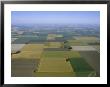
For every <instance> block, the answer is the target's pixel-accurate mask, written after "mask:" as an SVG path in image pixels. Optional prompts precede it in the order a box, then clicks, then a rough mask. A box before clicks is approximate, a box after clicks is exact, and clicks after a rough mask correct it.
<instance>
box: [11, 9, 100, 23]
mask: <svg viewBox="0 0 110 87" xmlns="http://www.w3.org/2000/svg"><path fill="white" fill-rule="evenodd" d="M11 24H100V12H99V11H12V12H11Z"/></svg>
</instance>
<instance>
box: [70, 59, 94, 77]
mask: <svg viewBox="0 0 110 87" xmlns="http://www.w3.org/2000/svg"><path fill="white" fill-rule="evenodd" d="M70 63H71V65H72V67H73V69H74V71H75V72H76V76H78V77H83V76H96V72H95V70H94V69H93V68H92V67H91V66H90V65H89V64H88V63H87V62H86V61H85V60H84V59H83V58H71V59H70Z"/></svg>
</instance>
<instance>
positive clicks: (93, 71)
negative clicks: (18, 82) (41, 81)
mask: <svg viewBox="0 0 110 87" xmlns="http://www.w3.org/2000/svg"><path fill="white" fill-rule="evenodd" d="M56 26H57V27H56ZM15 27H18V26H15V25H14V26H12V32H11V33H12V34H11V76H12V77H98V76H100V38H99V37H100V36H99V35H100V34H99V32H98V30H99V28H98V29H95V27H93V26H91V25H90V26H79V27H81V28H79V27H78V28H79V29H78V28H76V27H74V25H71V27H70V26H69V25H54V26H50V25H46V26H42V25H39V26H37V27H32V28H31V29H28V31H27V30H26V28H28V27H27V26H25V27H24V26H23V27H22V26H19V27H18V28H19V29H16V28H15ZM91 27H92V28H93V30H92V31H91V29H90V28H91ZM50 28H51V29H50ZM82 28H83V29H82Z"/></svg>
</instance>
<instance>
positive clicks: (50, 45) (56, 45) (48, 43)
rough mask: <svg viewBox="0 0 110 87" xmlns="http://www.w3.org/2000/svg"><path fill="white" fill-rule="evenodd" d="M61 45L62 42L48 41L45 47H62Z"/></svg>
mask: <svg viewBox="0 0 110 87" xmlns="http://www.w3.org/2000/svg"><path fill="white" fill-rule="evenodd" d="M61 46H62V44H61V43H60V42H46V43H45V46H44V48H60V47H61Z"/></svg>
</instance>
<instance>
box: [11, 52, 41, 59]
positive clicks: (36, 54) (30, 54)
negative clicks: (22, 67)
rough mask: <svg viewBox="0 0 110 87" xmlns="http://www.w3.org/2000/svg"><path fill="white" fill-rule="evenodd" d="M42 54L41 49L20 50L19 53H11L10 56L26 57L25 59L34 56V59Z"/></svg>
mask: <svg viewBox="0 0 110 87" xmlns="http://www.w3.org/2000/svg"><path fill="white" fill-rule="evenodd" d="M41 54H42V51H36V52H34V51H22V52H21V53H18V54H13V55H12V58H27V59H29V58H30V59H32V58H36V59H40V57H41Z"/></svg>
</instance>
